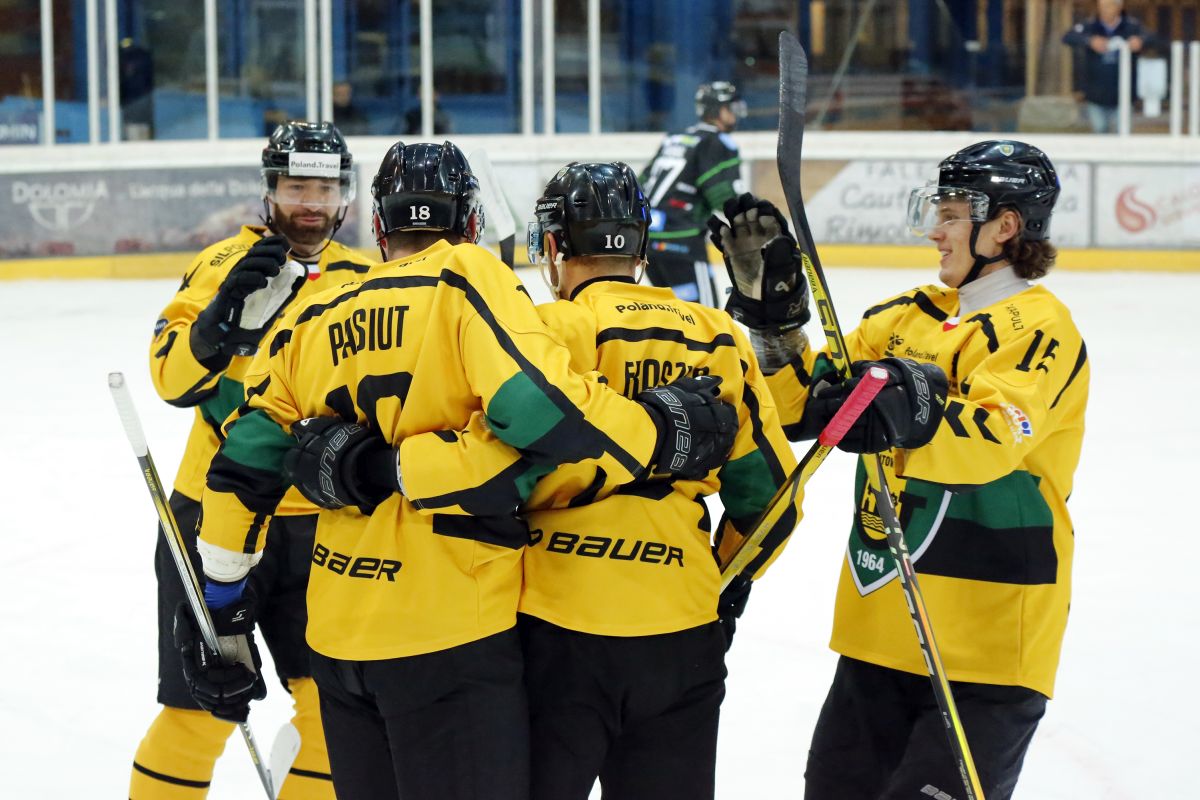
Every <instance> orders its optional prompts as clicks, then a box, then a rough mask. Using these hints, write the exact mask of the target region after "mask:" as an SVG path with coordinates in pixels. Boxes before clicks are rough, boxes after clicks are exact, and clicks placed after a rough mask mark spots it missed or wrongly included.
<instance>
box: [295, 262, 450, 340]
mask: <svg viewBox="0 0 1200 800" xmlns="http://www.w3.org/2000/svg"><path fill="white" fill-rule="evenodd" d="M446 274H447V273H446V272H443V273H442V275H443V276H445V275H446ZM451 274H452V273H451ZM441 282H442V280H441V278H435V277H433V276H432V275H402V276H389V277H386V278H375V279H373V280H367V281H363V282H362V283H360V284H358V285H356V286H353V287H350V288H349V290H348V291H346V292H345V293H343V294H340V295H338V296H337V297H335V298H334V299H332V300H330V301H329V302H328V303H318V304H314V305H311V306H308V307H307V308H305V309H304V310H303V311H301V312H300V316H298V317H296V327H299V326H300V325H302V324H304V323H305V322H308V321H309V320H310V319H315V318H316V317H319V316H321V315H322V314H324V313H325V312H326V311H329V310H331V309H334V308H337V307H338V306H340V305H341V304H342V303H345V302H348V301H350V300H353V299H354V298H356V297H358V296H359V295H360V294H362V293H363V292H373V291H379V290H383V289H407V288H411V287H414V286H431V287H432V286H437V285H438V284H439V283H441ZM451 285H453V284H451ZM456 288H457V287H456Z"/></svg>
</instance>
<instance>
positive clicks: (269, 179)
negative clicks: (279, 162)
mask: <svg viewBox="0 0 1200 800" xmlns="http://www.w3.org/2000/svg"><path fill="white" fill-rule="evenodd" d="M356 188H357V181H356V180H355V175H354V170H336V171H334V173H333V174H332V175H330V176H327V177H323V176H314V175H296V174H295V172H294V171H292V172H289V170H288V169H286V168H283V167H280V168H272V167H267V168H264V169H263V171H262V190H263V197H265V198H267V199H268V200H271V201H272V202H274V203H277V204H279V205H287V206H328V207H338V206H344V205H347V204H349V203H350V202H351V201H353V200H354V195H355V191H356Z"/></svg>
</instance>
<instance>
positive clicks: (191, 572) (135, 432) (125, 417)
mask: <svg viewBox="0 0 1200 800" xmlns="http://www.w3.org/2000/svg"><path fill="white" fill-rule="evenodd" d="M108 388H109V390H110V391H111V392H112V396H113V402H115V403H116V404H117V414H118V415H119V416H120V417H121V424H122V425H123V426H124V428H125V435H126V436H127V437H128V438H129V444H130V445H131V446H132V447H133V454H134V455H135V456H136V457H137V461H138V466H139V467H141V468H142V478H143V479H145V481H146V488H147V489H148V490H149V491H150V499H151V500H153V501H154V508H155V510H157V511H158V526H159V528H160V529H161V530H162V534H163V536H165V537H166V540H167V547H168V549H170V551H171V556H172V557H173V558H174V559H175V568H176V569H177V570H179V578H180V580H181V581H182V582H183V591H184V594H185V595H187V601H188V605H189V606H191V608H192V614H193V615H194V616H195V618H196V624H197V626H198V627H199V628H200V635H201V636H203V637H204V642H205V644H207V645H208V647H209V649H211V650H212V651H213V652H214V653H220V652H221V648H220V647H219V646H218V644H217V633H216V630H215V629H214V628H213V621H212V616H211V615H210V614H209V613H208V606H207V605H205V604H204V598H203V593H202V592H201V590H200V581H199V579H198V578H197V577H196V571H195V569H193V568H192V560H191V559H190V558H188V553H187V547H186V546H185V545H184V542H183V536H182V535H181V534H180V532H179V523H177V522H176V521H175V515H174V514H173V513H172V512H171V506H170V505H169V504H168V502H167V494H166V491H164V489H163V484H162V480H161V479H160V478H159V477H158V470H157V469H156V468H155V466H154V459H153V458H151V457H150V448H149V446H147V444H146V436H145V434H144V433H142V423H141V421H140V420H139V419H138V413H137V409H136V408H135V407H134V405H133V397H132V396H131V395H130V394H129V387H128V386H126V385H125V375H124V373H121V372H110V373H108ZM238 727H239V728H241V730H242V738H243V739H245V740H246V749H247V750H249V751H250V759H251V760H252V761H253V762H254V768H255V769H256V770H257V771H258V777H259V780H260V781H262V785H263V789H264V790H265V791H266V793H267V797H268V798H270V800H275V797H276V794H275V789H274V785H273V784H272V782H271V773H270V772H269V771H268V770H267V766H266V765H265V764H264V763H263V761H262V759H261V758H260V757H259V751H258V744H257V743H255V741H254V732H253V731H252V730H250V723H249V722H240V723H238ZM293 758H294V756H293Z"/></svg>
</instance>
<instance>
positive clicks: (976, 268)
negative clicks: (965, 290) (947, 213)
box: [958, 222, 1004, 289]
mask: <svg viewBox="0 0 1200 800" xmlns="http://www.w3.org/2000/svg"><path fill="white" fill-rule="evenodd" d="M981 230H983V223H982V222H972V223H971V258H973V259H974V263H973V264H971V269H970V271H969V272H967V276H966V277H965V278H963V279H962V282H961V283H959V284H958V288H959V289H961V288H962V287H964V286H966V285H967V284H968V283H970V282H971V281H973V280H975V279H976V278H978V277H979V273H981V272H983V268H984V267H986V266H987V265H988V264H995V263H996V262H997V261H1003V260H1004V251H1003V250H1001V251H1000V253H999V254H998V255H994V256H992V257H990V258H985V257H984V256H981V255H979V254H978V253H976V252H975V243H976V242H977V241H979V232H980V231H981Z"/></svg>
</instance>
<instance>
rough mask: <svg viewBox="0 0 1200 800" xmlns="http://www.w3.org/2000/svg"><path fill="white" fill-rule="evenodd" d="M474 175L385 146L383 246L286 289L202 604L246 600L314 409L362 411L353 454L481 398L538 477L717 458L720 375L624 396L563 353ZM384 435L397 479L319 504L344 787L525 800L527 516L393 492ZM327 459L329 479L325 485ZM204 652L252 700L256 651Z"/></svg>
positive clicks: (318, 647)
mask: <svg viewBox="0 0 1200 800" xmlns="http://www.w3.org/2000/svg"><path fill="white" fill-rule="evenodd" d="M478 189H479V186H478V183H477V181H476V180H475V178H474V176H473V175H472V174H471V171H470V167H469V165H468V163H467V161H466V159H465V158H464V157H463V155H462V153H461V151H459V149H458V148H457V147H455V146H454V145H452V144H450V143H448V142H447V143H445V144H443V145H434V144H414V145H408V146H405V145H404V144H403V143H397V144H396V145H394V146H393V147H392V148H391V149H390V150H389V151H388V153H387V154H386V156H385V157H384V160H383V163H382V164H381V165H380V168H379V172H378V174H377V175H376V177H375V181H374V183H373V186H372V195H373V197H374V208H375V216H374V223H375V230H376V233H377V235H378V237H379V241H380V245H381V247H382V249H383V251H384V254H385V257H386V258H387V259H388V264H386V265H385V266H384V267H382V268H380V271H379V272H376V273H374V274H373V275H372V276H371V277H370V278H369V279H368V280H366V281H365V282H363V283H362V284H361V285H358V286H354V287H348V288H346V289H344V290H334V291H331V292H327V293H324V294H322V295H318V296H316V297H313V298H310V299H309V300H307V301H305V302H302V303H299V304H297V306H296V307H294V308H293V309H290V310H289V311H288V312H287V313H286V315H285V316H284V317H283V319H282V321H281V323H280V325H279V328H278V330H277V332H275V333H274V334H273V336H272V339H271V342H270V344H269V345H268V346H267V347H266V348H265V349H264V350H263V351H261V352H260V353H259V355H258V356H257V358H256V360H255V362H254V364H253V366H252V367H251V369H250V372H249V374H248V375H247V385H248V386H249V387H250V389H249V391H248V400H247V403H246V405H245V406H243V407H242V409H241V410H240V411H239V413H238V414H237V415H236V416H235V417H234V418H233V419H232V420H231V421H230V422H229V423H228V424H227V426H226V432H227V438H226V440H225V442H224V443H223V444H222V446H221V449H220V451H219V452H218V454H217V456H216V457H215V458H214V460H213V464H212V467H211V469H210V470H209V473H208V483H207V488H206V490H205V494H204V500H203V508H204V514H203V520H202V524H201V532H200V544H201V546H200V550H201V554H202V556H203V562H204V573H205V575H206V579H207V581H208V584H209V590H208V591H207V593H206V597H207V598H208V599H209V601H210V604H211V605H212V606H213V608H214V609H215V612H214V613H216V614H218V615H220V614H221V613H222V612H221V609H222V608H229V607H236V604H237V602H238V599H237V598H238V596H239V594H240V592H241V584H242V582H243V581H244V580H245V579H246V576H247V575H248V574H250V575H252V574H253V572H254V570H253V569H252V568H253V567H254V566H255V564H256V562H257V561H258V560H259V558H260V554H261V552H262V544H263V542H262V540H263V533H264V530H265V529H266V525H267V522H268V521H269V519H270V517H271V515H272V513H273V512H274V510H275V507H276V504H277V503H278V502H279V500H280V498H281V497H282V495H283V492H284V487H285V483H284V475H283V461H284V458H285V456H286V454H287V453H288V452H289V450H290V449H291V447H292V445H293V444H294V443H295V439H294V438H293V437H292V435H291V434H290V433H289V432H290V431H293V430H296V431H299V430H301V429H303V427H304V426H303V425H301V424H300V423H301V421H302V420H305V419H306V418H311V417H321V416H326V417H329V416H337V417H340V418H341V419H342V420H343V421H352V422H354V423H356V426H355V428H354V429H353V430H351V431H348V432H349V433H350V435H348V436H346V437H342V438H338V439H336V440H334V441H332V442H331V443H330V447H331V449H332V450H333V451H338V450H344V453H345V454H346V455H347V457H351V454H355V457H358V456H361V457H363V458H369V457H370V456H371V453H370V452H368V448H365V447H363V444H364V442H367V441H369V440H370V439H371V438H372V437H374V436H375V434H374V433H373V431H378V432H380V433H382V434H383V437H384V438H385V439H386V441H387V442H389V443H392V444H397V443H400V442H401V441H403V440H405V439H406V438H407V437H410V436H413V435H414V434H418V433H421V432H423V431H430V430H439V429H448V430H456V429H461V428H463V427H465V426H466V425H467V423H468V421H469V420H470V417H471V415H472V413H473V412H475V411H483V412H484V413H485V414H486V419H487V421H488V425H489V426H490V429H491V430H492V431H494V432H495V433H496V435H497V436H499V437H500V438H501V439H502V440H503V441H504V442H506V443H508V444H510V445H512V446H514V447H516V448H518V449H519V450H520V451H521V452H522V453H523V454H524V455H525V456H526V457H527V458H528V459H530V463H531V465H532V466H529V467H527V470H528V472H529V474H530V475H537V474H540V472H542V471H545V470H546V469H548V468H550V467H552V466H554V465H557V464H558V463H560V462H565V461H577V460H581V459H584V458H593V459H597V460H598V463H599V464H600V465H601V467H602V468H603V469H604V470H605V472H606V474H608V475H610V476H612V479H613V481H614V482H618V483H620V482H628V481H631V480H633V479H635V478H637V477H640V476H643V475H644V474H646V473H648V472H651V471H653V472H656V473H657V472H662V473H664V474H675V473H680V472H682V473H686V474H693V473H695V472H697V471H701V472H702V471H706V470H707V469H708V468H709V467H710V466H711V465H714V464H718V463H721V462H723V460H724V458H725V456H726V454H727V452H728V449H729V447H730V446H731V445H732V439H733V436H734V430H735V428H736V412H735V411H734V410H733V409H732V408H730V407H729V406H727V405H724V404H722V403H720V402H719V401H718V400H717V398H716V397H715V395H716V393H717V392H716V384H717V383H718V381H716V380H715V379H711V378H709V379H696V380H694V381H693V382H692V384H691V385H692V386H693V387H694V388H695V389H696V390H697V391H695V392H688V391H684V390H683V389H681V388H679V387H678V386H676V387H662V388H660V389H658V390H654V391H648V392H641V393H639V394H638V396H637V399H638V402H634V401H632V400H630V399H626V398H624V397H622V396H621V395H620V394H619V393H617V392H615V391H613V390H611V389H609V388H607V387H605V386H604V385H603V383H602V382H601V381H599V380H598V379H597V378H596V376H589V377H586V378H585V377H580V376H579V375H577V374H575V373H574V372H572V371H571V370H570V368H569V361H570V353H569V352H568V351H567V350H566V349H565V348H563V347H562V345H561V344H559V343H558V342H557V340H556V339H555V338H554V337H553V336H552V335H551V334H550V333H549V332H548V331H547V330H546V328H545V327H544V325H543V324H542V322H541V320H540V319H539V318H538V315H537V312H536V310H535V309H534V307H533V304H532V302H531V301H530V299H529V296H528V294H527V293H526V292H525V290H524V288H523V287H522V286H521V284H520V282H519V280H518V279H517V278H516V276H515V275H514V274H513V272H512V271H511V270H510V269H508V268H507V267H505V266H504V264H503V263H502V262H500V261H499V260H498V259H496V258H495V257H494V256H492V255H491V254H490V253H488V252H487V251H486V250H483V249H482V248H479V247H477V246H476V244H475V242H476V241H477V240H478V239H479V237H480V235H481V234H482V227H483V220H482V216H481V212H480V206H479V200H478ZM597 420H603V421H604V425H605V427H604V429H603V430H602V429H600V428H598V427H597V426H596V421H597ZM377 450H378V448H377ZM391 454H392V451H391V449H390V445H388V446H387V447H386V448H383V455H384V458H382V459H380V460H378V461H376V462H373V463H374V466H373V467H372V468H371V469H370V470H369V473H370V474H372V475H373V476H374V477H375V478H377V479H378V480H379V481H381V482H383V483H385V484H386V485H387V486H388V487H389V488H388V492H389V493H388V494H387V495H386V496H371V497H368V496H366V495H361V496H355V497H354V498H353V502H354V503H355V504H356V505H355V506H348V507H344V508H342V509H340V510H337V511H332V512H323V513H322V514H321V516H320V522H319V524H318V526H317V533H316V542H315V546H314V549H313V550H312V562H313V568H312V569H313V571H312V576H311V579H310V582H309V592H308V601H309V603H308V608H309V624H308V641H309V643H310V644H311V645H312V648H313V650H314V651H315V652H314V654H313V674H314V677H315V678H316V681H317V684H318V686H319V687H320V690H321V691H320V701H321V711H322V719H323V723H324V726H325V732H326V739H327V741H328V743H329V753H330V762H331V765H332V772H333V781H334V785H335V787H336V790H337V794H338V797H339V798H343V800H347V799H349V800H354V799H355V798H372V800H377V799H378V798H399V797H430V798H433V797H436V798H439V800H441V799H445V800H455V799H456V798H480V799H482V798H488V799H489V800H503V798H523V797H525V796H527V794H528V762H529V747H528V744H529V743H528V729H527V725H528V716H527V714H528V710H527V706H526V700H525V691H524V686H523V684H522V659H521V652H520V646H519V642H518V637H517V632H516V630H515V625H516V610H517V602H518V598H519V593H520V586H521V553H522V549H523V547H524V545H525V543H526V541H527V539H528V537H527V532H526V528H525V526H524V525H523V524H520V523H519V522H518V521H517V520H516V519H515V518H513V517H512V516H510V515H508V516H506V515H500V516H492V517H490V518H485V517H482V516H465V515H461V514H459V515H442V514H435V515H423V514H421V513H420V512H419V511H418V509H417V508H416V507H415V505H414V504H413V503H412V502H411V501H409V500H408V499H406V498H405V497H404V496H403V495H402V494H401V493H398V492H394V490H395V489H401V490H402V489H403V486H404V485H405V481H406V480H410V479H411V476H410V474H409V473H410V469H411V471H419V470H420V469H421V468H422V465H421V464H416V465H410V464H407V463H405V462H404V461H400V462H399V465H398V467H397V461H396V459H395V457H394V456H392V455H391ZM316 455H317V457H318V458H322V457H323V455H324V454H320V453H318V454H316ZM330 455H332V453H331V454H330ZM351 460H353V459H351ZM326 477H327V478H328V479H329V480H328V481H327V482H326V484H327V485H322V487H321V489H322V491H324V490H325V489H326V488H328V489H329V490H330V491H334V492H336V491H337V489H338V486H337V485H336V482H334V480H335V479H334V476H326ZM509 477H510V478H511V476H509ZM343 496H344V495H343ZM269 535H270V534H269V532H268V538H269ZM231 632H232V630H231ZM246 644H247V645H252V643H251V642H246ZM202 648H203V645H202V644H201V643H195V645H194V650H195V652H197V653H204V651H203V650H202ZM247 649H248V650H252V649H253V648H252V647H248V648H247ZM205 655H206V656H208V655H210V654H207V653H205ZM249 658H250V656H249V655H247V659H249ZM196 666H197V668H198V669H201V670H202V671H203V672H204V673H205V675H206V677H208V678H210V679H213V680H216V681H219V682H220V683H221V685H222V686H223V688H224V689H225V690H227V691H228V692H229V694H230V695H231V696H235V697H237V698H238V699H239V700H241V701H242V702H245V701H246V700H248V699H249V698H250V697H252V696H253V688H252V686H251V681H250V680H249V670H248V669H241V668H239V667H238V666H237V665H236V664H229V663H218V665H217V666H216V667H215V668H214V667H213V666H212V660H211V658H206V659H204V662H203V664H201V663H200V660H197V662H196ZM238 672H241V673H242V676H241V679H240V681H239V679H238V677H237V674H236V673H238Z"/></svg>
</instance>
